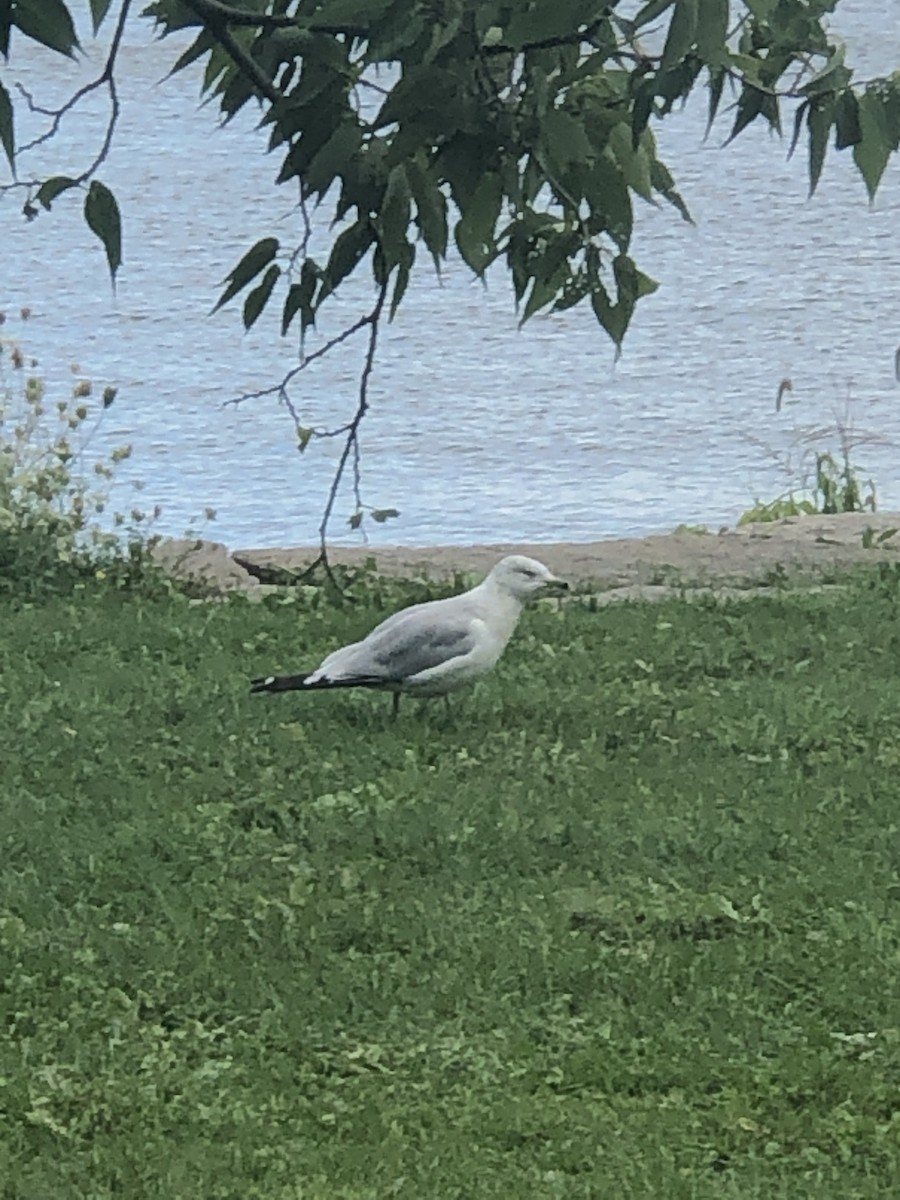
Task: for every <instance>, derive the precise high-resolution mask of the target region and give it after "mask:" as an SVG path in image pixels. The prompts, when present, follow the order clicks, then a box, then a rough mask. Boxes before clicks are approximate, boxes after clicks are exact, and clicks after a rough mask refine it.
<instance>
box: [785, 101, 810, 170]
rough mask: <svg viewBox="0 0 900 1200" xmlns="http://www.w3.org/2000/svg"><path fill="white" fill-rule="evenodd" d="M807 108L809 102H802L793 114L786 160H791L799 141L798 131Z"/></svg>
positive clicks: (801, 126)
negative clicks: (792, 126) (792, 127)
mask: <svg viewBox="0 0 900 1200" xmlns="http://www.w3.org/2000/svg"><path fill="white" fill-rule="evenodd" d="M808 108H809V101H808V100H804V101H803V103H802V104H798V106H797V111H796V112H795V113H794V134H793V137H792V138H791V144H790V146H789V148H788V158H792V157H793V154H794V151H795V150H796V149H797V143H798V142H799V141H800V131H801V129H802V128H803V118H804V117H805V116H806V110H807V109H808Z"/></svg>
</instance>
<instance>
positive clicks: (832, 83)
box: [800, 46, 853, 98]
mask: <svg viewBox="0 0 900 1200" xmlns="http://www.w3.org/2000/svg"><path fill="white" fill-rule="evenodd" d="M852 74H853V72H852V71H850V70H848V68H847V67H845V66H844V47H843V46H838V47H837V48H836V50H835V52H834V54H833V55H832V56H831V58H830V59H829V60H828V62H827V63H826V64H825V66H824V67H823V68H822V70H821V71H819V72H818V74H816V75H814V76H813V77H812V79H810V81H809V82H808V83H806V84H804V85H803V87H802V88H801V89H800V92H801V94H802V95H804V96H809V97H810V98H812V97H813V96H821V95H822V94H823V93H825V92H837V91H840V89H841V88H845V87H846V86H847V84H848V83H849V82H850V78H851V76H852Z"/></svg>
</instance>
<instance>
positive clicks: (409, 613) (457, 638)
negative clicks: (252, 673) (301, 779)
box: [250, 554, 569, 716]
mask: <svg viewBox="0 0 900 1200" xmlns="http://www.w3.org/2000/svg"><path fill="white" fill-rule="evenodd" d="M568 586H569V585H568V584H567V583H566V582H565V580H562V579H558V578H557V577H556V576H555V575H554V574H553V573H552V572H551V571H550V570H548V568H547V567H545V566H544V564H543V563H542V562H538V560H537V559H535V558H526V557H525V555H523V554H510V555H507V557H506V558H501V559H500V561H499V562H498V563H497V564H496V566H495V567H494V568H493V569H492V570H491V571H490V572H489V574H488V575H487V576H486V578H485V579H484V580H482V582H481V583H479V584H478V586H477V587H474V588H472V589H471V590H470V591H468V592H462V593H461V594H460V595H458V596H450V597H448V598H447V599H446V600H430V601H428V602H427V603H426V604H413V605H411V606H410V607H409V608H404V609H401V611H400V612H398V613H394V615H393V616H391V617H388V618H387V620H386V621H382V622H381V624H380V625H376V627H375V628H374V629H373V630H372V632H371V633H370V634H369V635H368V636H367V637H365V638H363V640H362V641H361V642H353V643H352V644H351V645H349V646H342V647H341V648H340V649H339V650H335V651H333V652H332V653H331V654H329V655H328V657H327V658H326V659H324V661H323V662H322V664H321V665H320V666H319V667H317V668H316V669H315V670H314V671H311V672H309V673H307V674H303V675H268V676H266V677H264V678H262V679H254V680H252V681H251V684H250V691H251V692H252V693H256V692H292V691H314V690H317V689H326V688H357V687H358V688H374V689H376V690H379V691H386V692H392V693H393V712H394V716H396V715H397V712H398V710H399V707H400V694H401V692H406V693H408V694H410V695H413V696H445V697H446V696H447V694H448V693H449V692H452V691H455V690H456V689H457V688H461V687H465V686H466V685H467V684H469V683H474V681H475V680H476V679H478V678H479V677H480V676H482V675H484V674H485V672H487V671H490V669H491V668H492V667H493V666H494V665H495V664H496V663H497V660H498V659H499V658H500V655H501V654H502V653H503V651H504V650H505V649H506V644H507V642H508V641H509V639H510V638H511V637H512V635H513V631H514V630H515V628H516V625H517V623H518V620H519V617H520V615H521V613H522V608H523V606H524V604H525V602H526V601H527V600H529V599H530V598H531V597H533V596H537V595H540V594H547V593H550V592H554V591H557V590H561V591H565V590H566V589H567V588H568ZM448 702H449V701H448Z"/></svg>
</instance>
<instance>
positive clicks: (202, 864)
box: [0, 573, 900, 1200]
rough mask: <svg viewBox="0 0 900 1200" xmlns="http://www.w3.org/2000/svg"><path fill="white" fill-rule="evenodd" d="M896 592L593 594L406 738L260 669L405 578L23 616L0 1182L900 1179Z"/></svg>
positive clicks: (695, 1188) (294, 653) (823, 1187)
mask: <svg viewBox="0 0 900 1200" xmlns="http://www.w3.org/2000/svg"><path fill="white" fill-rule="evenodd" d="M897 582H898V581H897V579H896V577H894V576H892V575H890V574H889V573H885V575H884V578H880V577H879V576H878V575H877V574H870V575H868V576H859V577H858V579H857V581H856V582H855V583H854V584H853V585H852V586H851V587H850V588H849V590H848V591H846V592H844V593H841V594H838V595H837V596H834V595H830V596H828V595H805V596H804V595H802V594H795V593H791V592H788V591H785V592H779V593H777V594H775V595H773V596H772V597H771V598H761V599H752V600H744V601H741V602H737V603H721V604H718V603H714V602H711V601H710V602H694V603H691V602H687V601H673V602H670V603H666V604H664V605H660V606H650V605H645V606H627V607H616V608H606V609H602V610H592V608H591V605H590V602H589V601H587V600H584V601H581V602H580V603H576V604H573V605H570V606H568V607H566V608H564V609H563V610H562V611H558V610H557V609H555V608H554V607H552V606H550V607H547V608H545V609H541V610H539V611H534V612H531V613H529V614H527V615H526V617H525V618H524V620H523V623H522V626H521V627H520V629H519V632H518V634H517V636H516V639H515V641H514V643H513V645H512V646H511V647H510V649H509V651H508V653H507V655H506V657H505V658H504V660H503V662H502V664H501V666H500V668H499V669H498V671H497V672H496V674H495V675H494V676H493V677H492V678H491V679H490V680H489V681H487V682H485V683H484V684H482V685H480V687H479V688H477V689H476V690H475V691H473V692H470V693H467V694H462V695H460V696H458V697H457V698H456V701H455V705H454V709H453V711H452V712H451V713H450V714H449V715H448V714H446V713H445V712H444V711H443V706H442V705H439V704H436V705H434V706H431V707H423V708H419V706H418V705H416V704H415V703H410V702H408V703H406V704H405V705H404V707H403V708H402V709H401V715H400V720H399V722H398V723H397V724H393V723H392V722H391V720H390V716H389V714H390V701H389V699H388V698H387V697H383V696H372V695H359V696H353V695H349V694H341V693H335V694H331V695H314V696H301V695H287V696H274V697H268V696H259V697H252V698H251V697H250V696H249V695H248V694H247V686H246V685H247V679H248V678H249V677H250V676H252V675H257V674H260V673H266V672H268V671H270V670H276V669H297V668H299V667H301V666H303V665H305V664H308V663H314V662H315V661H316V659H317V657H318V656H319V655H320V654H321V653H322V652H324V651H325V650H327V649H329V648H331V647H333V646H334V645H335V644H336V643H338V642H339V641H341V640H343V639H346V638H349V637H350V636H354V635H359V634H360V633H362V632H364V631H365V630H366V629H367V628H369V627H370V626H371V624H372V623H373V622H374V621H375V620H377V619H378V618H380V617H381V616H382V615H384V612H385V611H386V610H387V609H388V608H390V607H392V606H393V605H395V604H396V603H397V602H398V596H397V593H396V591H395V590H394V589H392V588H391V587H388V586H386V585H384V586H382V585H377V586H376V585H373V586H372V588H371V591H370V592H369V593H368V600H367V602H366V603H364V604H362V605H358V606H356V607H353V608H344V609H342V610H336V609H332V608H329V607H328V606H326V605H325V604H324V603H323V602H322V601H321V600H320V599H319V598H318V597H316V596H310V595H309V594H306V595H305V596H304V597H302V598H300V599H299V600H297V601H296V602H287V603H286V602H280V601H267V602H266V603H265V604H263V605H251V604H249V603H247V602H245V601H241V600H237V601H234V602H229V603H225V604H194V605H191V604H189V603H188V602H187V601H186V600H184V599H183V598H181V597H178V596H169V597H164V596H163V597H157V598H155V599H150V598H141V597H137V596H132V597H125V596H121V595H118V594H116V593H115V592H114V591H112V590H111V589H110V590H108V591H104V590H103V589H102V587H101V586H100V585H98V586H97V587H93V586H92V587H88V588H85V589H83V590H81V591H79V592H77V593H75V594H74V595H73V596H71V597H68V598H61V599H55V600H50V601H47V602H46V603H42V604H33V605H25V604H22V603H19V604H16V603H14V602H13V601H11V600H9V599H8V598H7V599H4V600H2V601H0V630H2V640H0V667H2V673H0V729H2V768H0V775H2V783H0V856H2V859H0V861H2V872H0V1010H2V1022H3V1028H4V1031H5V1032H4V1037H3V1040H2V1041H0V1197H2V1198H3V1200H44V1198H45V1197H46V1198H47V1200H69V1198H72V1200H75V1198H76V1197H77V1198H82V1197H90V1200H103V1198H106V1197H113V1196H123V1197H128V1198H129V1200H134V1198H143V1197H159V1198H161V1200H162V1198H165V1200H173V1198H175V1200H180V1198H182V1197H184V1198H188V1197H190V1198H192V1200H193V1198H195V1197H199V1198H202V1200H215V1198H219V1197H234V1198H235V1200H237V1198H242V1200H243V1198H250V1197H258V1198H260V1200H289V1198H290V1200H342V1198H347V1200H349V1198H353V1200H383V1198H386V1197H403V1198H409V1200H424V1198H432V1197H434V1198H439V1200H482V1198H487V1197H492V1198H493V1197H496V1198H498V1200H500V1198H508V1197H523V1198H528V1200H535V1198H538V1200H543V1198H548V1200H549V1198H553V1197H560V1198H563V1200H578V1198H588V1197H590V1198H606V1197H609V1198H611V1200H612V1198H615V1197H642V1198H643V1197H646V1198H648V1200H651V1198H652V1200H658V1198H665V1200H680V1198H685V1200H686V1198H689V1197H690V1198H694V1197H696V1198H698V1200H700V1198H702V1200H706V1198H708V1200H723V1198H725V1200H728V1198H733V1200H756V1198H759V1200H763V1198H764V1200H779V1198H783V1200H788V1198H790V1200H796V1198H797V1197H823V1196H826V1197H835V1198H840V1200H853V1198H855V1197H875V1196H881V1197H890V1196H895V1195H896V1194H897V1186H898V1185H897V1180H898V1179H900V1089H898V1079H900V985H898V970H900V921H898V913H900V837H898V825H900V772H898V768H900V736H898V734H900V671H898V661H900V620H898V617H900V613H898V594H900V591H898V586H897ZM408 594H409V593H408V592H407V593H406V595H407V596H408Z"/></svg>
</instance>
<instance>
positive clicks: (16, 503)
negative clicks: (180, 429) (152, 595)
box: [0, 338, 147, 596]
mask: <svg viewBox="0 0 900 1200" xmlns="http://www.w3.org/2000/svg"><path fill="white" fill-rule="evenodd" d="M36 367H37V363H36V362H35V361H34V360H31V359H28V358H27V357H26V355H25V353H24V352H23V350H22V348H21V346H20V345H19V344H18V343H17V342H16V341H14V340H13V339H11V338H4V339H0V594H6V593H9V594H15V595H18V596H22V595H37V594H41V593H42V592H45V591H47V590H48V589H49V590H51V591H52V590H55V589H58V588H60V587H62V588H63V589H66V588H68V587H71V585H72V584H73V582H74V581H76V580H78V579H80V578H82V577H84V576H93V575H94V574H95V573H96V572H97V571H98V570H99V571H100V572H101V573H102V574H114V575H115V576H116V577H117V578H119V579H120V580H121V579H123V578H124V577H128V578H129V579H130V578H132V577H133V576H134V574H135V572H136V571H137V572H140V571H141V570H143V569H144V568H145V567H146V562H145V559H146V547H145V546H144V544H143V541H142V539H141V538H140V537H139V536H138V532H137V531H138V529H139V527H140V526H141V525H142V524H143V522H145V520H146V519H147V514H145V513H143V512H141V511H140V510H138V509H134V510H132V512H131V514H130V516H127V515H125V514H122V513H115V514H113V521H112V524H113V526H114V527H115V528H125V529H127V530H128V534H129V536H128V538H127V539H126V540H125V541H123V540H122V539H120V537H118V536H117V535H116V534H115V533H111V532H105V531H103V530H102V529H101V528H100V527H99V525H98V523H97V522H98V518H99V514H101V513H102V512H103V511H104V509H105V508H106V506H107V501H108V497H107V494H106V485H107V484H108V483H109V481H110V480H112V478H113V476H114V474H115V471H116V467H117V466H118V464H120V463H121V462H123V461H124V460H125V459H127V458H129V457H130V455H131V447H130V446H119V447H117V448H116V449H114V450H113V451H111V452H110V454H109V455H108V456H107V457H106V458H98V459H95V460H94V461H93V462H89V461H88V460H87V448H88V444H89V442H90V438H91V435H92V433H93V432H94V431H95V430H96V428H97V424H98V422H99V421H100V420H101V419H102V415H103V412H104V411H105V410H106V409H108V408H109V407H110V406H111V405H112V403H113V401H114V400H115V395H116V392H115V389H114V388H111V387H108V388H105V389H104V390H103V393H102V397H101V408H100V411H99V412H92V410H91V406H90V402H89V397H90V395H91V392H92V390H93V389H92V385H91V383H90V381H89V380H87V379H81V380H80V381H79V382H78V383H76V384H75V386H74V388H73V389H72V391H71V393H70V394H69V395H68V396H66V397H63V398H58V399H56V400H54V399H53V397H52V395H51V394H50V393H48V388H47V385H46V382H45V380H44V378H43V377H42V376H41V375H40V374H37V373H35V372H36Z"/></svg>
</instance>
